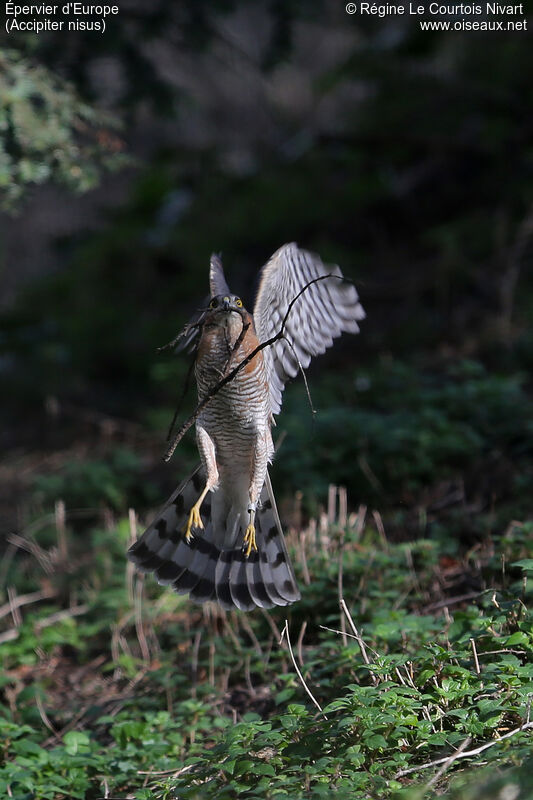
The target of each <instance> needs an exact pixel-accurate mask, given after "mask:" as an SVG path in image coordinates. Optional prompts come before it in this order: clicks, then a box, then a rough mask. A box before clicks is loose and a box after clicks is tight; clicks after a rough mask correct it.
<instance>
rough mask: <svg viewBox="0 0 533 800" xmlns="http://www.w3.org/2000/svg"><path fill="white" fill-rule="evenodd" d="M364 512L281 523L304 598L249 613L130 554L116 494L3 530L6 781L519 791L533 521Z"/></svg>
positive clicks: (93, 789)
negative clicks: (456, 542)
mask: <svg viewBox="0 0 533 800" xmlns="http://www.w3.org/2000/svg"><path fill="white" fill-rule="evenodd" d="M341 506H342V503H341ZM330 516H331V515H330ZM363 518H364V509H363V508H361V509H360V511H359V514H358V515H357V516H356V515H352V516H350V517H348V519H347V520H346V524H344V520H343V521H342V522H343V524H342V525H341V524H339V522H338V520H337V522H331V521H330V522H329V523H328V522H327V518H326V515H323V518H322V519H320V520H319V522H318V525H315V524H314V523H313V524H311V525H310V527H309V528H307V529H305V530H302V531H299V532H296V531H292V532H291V534H290V537H289V539H290V543H291V545H292V549H293V553H294V557H295V561H296V567H297V572H298V576H299V580H300V584H301V587H302V600H301V602H299V603H298V604H296V605H294V606H292V607H290V608H289V609H278V610H276V611H272V612H270V613H267V612H259V611H258V612H256V613H254V614H250V615H245V614H241V613H225V612H223V611H222V610H220V609H218V608H217V607H214V606H207V607H204V608H199V607H196V606H193V605H191V604H190V603H189V601H188V600H187V599H186V598H183V597H180V596H177V595H175V594H172V593H171V592H170V591H168V590H164V589H162V588H160V587H158V586H157V585H156V584H155V582H154V581H153V580H152V579H151V578H147V579H143V577H142V576H139V575H137V574H136V573H135V572H134V571H133V568H132V567H131V566H130V565H127V564H126V560H125V555H124V554H125V550H126V547H127V543H128V540H129V538H130V536H131V528H132V527H134V525H135V520H134V518H133V517H132V516H131V515H130V519H129V520H122V521H120V522H119V523H118V524H117V525H115V524H114V523H113V522H112V520H110V518H109V516H108V517H107V518H106V520H104V522H102V523H101V524H98V523H97V521H93V523H91V522H90V521H88V520H85V521H84V522H83V525H82V524H81V523H78V527H76V528H75V529H74V528H72V527H69V524H68V522H69V519H68V514H67V527H66V528H65V527H64V525H63V517H62V513H61V509H59V510H58V513H57V515H56V521H55V524H54V525H51V524H50V523H49V522H47V521H46V520H45V521H43V523H42V525H41V526H38V525H35V526H34V528H33V529H32V532H31V533H28V535H27V536H26V538H25V539H24V540H23V539H20V540H14V541H13V542H12V544H11V546H10V549H8V551H6V558H5V561H4V568H3V570H2V571H1V572H0V579H1V580H2V586H5V587H9V592H8V591H7V590H6V593H5V605H4V606H3V607H1V608H0V623H1V624H2V628H1V629H0V642H1V648H0V657H1V659H2V662H3V668H4V671H3V674H2V677H1V678H0V692H1V694H0V699H1V705H0V741H1V748H2V755H3V761H2V762H1V763H2V766H0V796H2V797H12V798H16V800H26V799H27V800H30V799H32V800H47V799H48V798H53V799H54V800H55V799H57V800H59V798H88V799H89V800H97V799H98V800H99V799H100V798H117V799H118V798H136V799H137V800H147V799H148V798H161V799H162V798H169V799H170V798H180V800H181V799H182V800H186V799H189V798H217V800H225V799H226V798H227V799H228V800H230V798H237V797H239V798H247V799H248V798H249V799H250V800H252V798H257V800H259V798H261V799H263V798H272V800H274V798H280V800H281V798H284V797H294V798H296V797H298V798H299V797H306V798H320V797H326V796H328V795H330V794H332V793H333V794H336V796H338V797H341V798H342V797H346V798H354V800H358V798H360V799H361V800H363V798H389V797H390V798H393V797H398V798H409V800H417V799H418V800H420V798H422V797H432V796H435V795H441V794H444V795H445V796H446V797H448V798H450V800H451V799H452V798H453V800H471V798H474V797H479V796H483V797H486V798H492V797H494V798H500V799H501V798H504V797H505V798H506V799H507V798H512V799H513V800H517V799H518V798H526V797H531V793H532V791H533V784H532V778H531V773H532V770H531V767H532V764H531V762H529V763H528V758H530V754H531V730H532V729H533V723H531V722H530V705H531V698H532V696H533V659H532V655H533V635H532V614H531V611H530V610H528V601H529V603H530V602H531V593H532V582H531V580H530V581H529V582H528V580H527V576H528V573H529V574H531V572H532V571H533V559H529V558H528V541H529V539H530V537H531V533H532V531H533V526H532V525H531V524H530V523H518V522H515V523H512V524H510V525H509V526H508V528H507V529H506V530H505V531H501V532H500V533H499V534H497V533H493V534H492V536H487V537H486V538H485V539H484V540H483V542H481V543H478V544H477V545H476V546H474V547H473V548H472V549H471V550H470V551H469V552H466V553H464V554H463V555H462V556H457V555H456V556H453V557H452V556H450V555H442V548H440V547H439V546H438V544H437V543H436V542H430V541H427V540H419V541H416V542H411V543H409V544H405V543H403V544H393V543H390V542H389V541H387V538H386V535H385V531H384V530H383V525H382V522H381V518H380V516H379V514H376V513H374V514H372V515H370V514H369V515H368V517H367V518H366V521H364V519H363ZM104 523H105V524H104ZM22 547H25V548H26V549H27V550H29V553H28V552H26V551H24V550H23V549H21V548H22ZM340 601H342V603H340ZM282 633H283V635H282ZM280 640H281V642H280ZM297 670H299V671H300V675H299V674H298V672H297Z"/></svg>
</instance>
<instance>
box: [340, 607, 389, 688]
mask: <svg viewBox="0 0 533 800" xmlns="http://www.w3.org/2000/svg"><path fill="white" fill-rule="evenodd" d="M339 605H340V607H341V610H342V611H344V613H345V614H346V619H347V620H348V623H349V625H350V628H351V629H352V631H353V634H354V638H355V639H356V640H357V644H358V645H359V650H360V651H361V655H362V657H363V661H364V662H365V664H366V665H367V667H371V666H372V662H371V661H370V659H369V657H368V653H367V651H366V645H365V643H364V642H363V640H362V638H361V636H360V634H359V631H358V630H357V627H356V625H355V622H354V621H353V619H352V615H351V614H350V612H349V610H348V606H347V605H346V603H345V601H344V597H341V599H340V602H339ZM369 671H370V677H371V679H372V683H373V684H374V686H377V684H378V683H379V680H378V677H377V675H375V673H374V672H372V670H369Z"/></svg>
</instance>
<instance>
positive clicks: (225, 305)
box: [222, 297, 230, 311]
mask: <svg viewBox="0 0 533 800" xmlns="http://www.w3.org/2000/svg"><path fill="white" fill-rule="evenodd" d="M229 304H230V299H229V297H225V298H224V300H223V301H222V305H223V308H224V311H229Z"/></svg>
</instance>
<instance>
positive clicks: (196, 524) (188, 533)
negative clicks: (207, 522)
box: [183, 498, 204, 544]
mask: <svg viewBox="0 0 533 800" xmlns="http://www.w3.org/2000/svg"><path fill="white" fill-rule="evenodd" d="M202 500H203V498H201V499H200V500H198V502H197V503H195V504H194V505H193V507H192V508H191V512H190V514H189V519H188V520H187V524H186V525H185V527H184V529H183V530H184V533H185V541H186V542H187V544H189V542H190V541H191V539H192V537H193V533H192V530H191V528H203V527H204V523H203V522H202V518H201V516H200V506H201V504H202V503H201V501H202Z"/></svg>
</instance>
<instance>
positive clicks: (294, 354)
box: [282, 336, 316, 425]
mask: <svg viewBox="0 0 533 800" xmlns="http://www.w3.org/2000/svg"><path fill="white" fill-rule="evenodd" d="M282 339H283V341H284V342H287V344H288V345H289V347H290V348H291V350H292V354H293V356H294V358H295V359H296V361H297V363H298V369H299V370H300V375H301V376H302V378H303V382H304V386H305V393H306V394H307V401H308V403H309V408H310V409H311V415H312V420H313V425H314V423H315V417H316V408H315V407H314V405H313V400H312V398H311V392H310V391H309V384H308V383H307V375H306V374H305V370H304V368H303V366H302V362H301V361H300V359H299V358H298V353H297V352H296V350H295V347H294V345H293V343H292V342H291V340H290V339H287V337H286V336H283V337H282Z"/></svg>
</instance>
